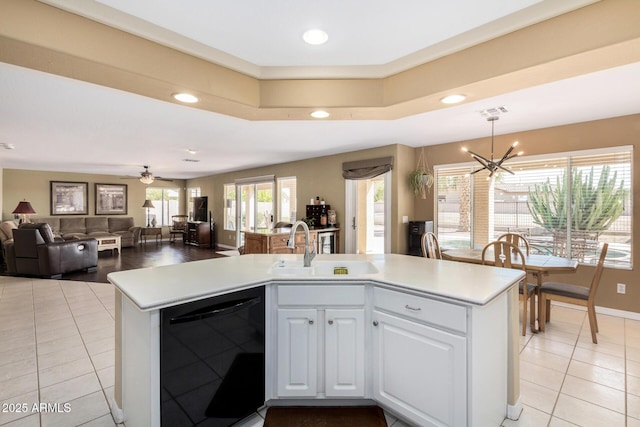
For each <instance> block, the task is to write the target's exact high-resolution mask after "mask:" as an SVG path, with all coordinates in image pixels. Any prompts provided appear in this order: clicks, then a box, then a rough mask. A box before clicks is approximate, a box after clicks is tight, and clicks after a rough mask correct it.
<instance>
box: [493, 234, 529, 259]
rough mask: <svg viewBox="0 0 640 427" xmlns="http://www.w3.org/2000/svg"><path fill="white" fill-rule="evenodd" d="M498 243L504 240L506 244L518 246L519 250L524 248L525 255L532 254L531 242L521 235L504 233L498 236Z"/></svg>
mask: <svg viewBox="0 0 640 427" xmlns="http://www.w3.org/2000/svg"><path fill="white" fill-rule="evenodd" d="M496 240H498V241H500V240H504V241H505V242H509V243H511V244H513V245H516V246H517V247H518V248H524V249H525V253H526V254H527V255H529V254H530V253H531V249H530V247H529V241H528V240H527V238H526V237H524V236H523V235H522V234H519V233H504V234H501V235H500V236H498V238H497V239H496Z"/></svg>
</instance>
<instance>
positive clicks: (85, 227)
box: [31, 216, 142, 248]
mask: <svg viewBox="0 0 640 427" xmlns="http://www.w3.org/2000/svg"><path fill="white" fill-rule="evenodd" d="M31 222H34V223H40V222H46V223H47V224H49V226H50V227H51V230H52V231H53V234H54V236H56V237H62V238H63V239H64V240H71V239H82V238H86V237H106V236H113V235H117V236H120V245H121V246H122V247H123V248H128V247H132V246H135V245H137V244H138V242H139V241H140V234H141V232H142V228H141V227H136V226H135V225H134V223H133V218H132V217H130V216H128V217H126V216H117V217H116V216H114V217H104V216H87V217H83V216H69V217H40V218H31Z"/></svg>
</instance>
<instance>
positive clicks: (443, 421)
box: [373, 311, 467, 426]
mask: <svg viewBox="0 0 640 427" xmlns="http://www.w3.org/2000/svg"><path fill="white" fill-rule="evenodd" d="M373 325H374V326H373V352H374V354H373V358H374V360H373V367H374V373H373V387H374V390H373V393H374V399H376V400H377V401H379V402H380V403H383V404H386V405H388V406H389V408H390V409H393V410H396V411H398V413H400V414H403V416H405V417H407V418H408V419H409V420H411V421H413V422H415V423H416V424H418V425H421V426H443V425H446V426H465V425H466V422H467V419H466V418H467V417H466V413H467V397H466V392H467V387H466V381H467V369H466V340H465V338H464V337H462V336H458V335H454V334H451V333H448V332H445V331H442V330H439V329H434V328H432V327H429V326H426V325H424V324H420V323H416V322H412V321H409V320H405V319H402V318H399V317H395V316H390V315H387V314H385V313H381V312H378V311H374V312H373Z"/></svg>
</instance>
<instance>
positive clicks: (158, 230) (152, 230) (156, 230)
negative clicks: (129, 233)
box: [140, 227, 162, 245]
mask: <svg viewBox="0 0 640 427" xmlns="http://www.w3.org/2000/svg"><path fill="white" fill-rule="evenodd" d="M148 236H155V237H156V245H157V244H158V242H159V241H160V240H162V227H144V228H143V229H142V233H141V234H140V244H143V243H144V244H146V243H147V237H148Z"/></svg>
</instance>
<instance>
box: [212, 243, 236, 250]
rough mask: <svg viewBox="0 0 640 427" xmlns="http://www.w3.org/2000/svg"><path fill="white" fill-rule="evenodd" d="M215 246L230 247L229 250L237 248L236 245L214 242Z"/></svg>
mask: <svg viewBox="0 0 640 427" xmlns="http://www.w3.org/2000/svg"><path fill="white" fill-rule="evenodd" d="M216 246H217V247H219V248H224V249H230V250H234V249H238V248H237V247H236V246H231V245H225V244H222V243H216Z"/></svg>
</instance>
